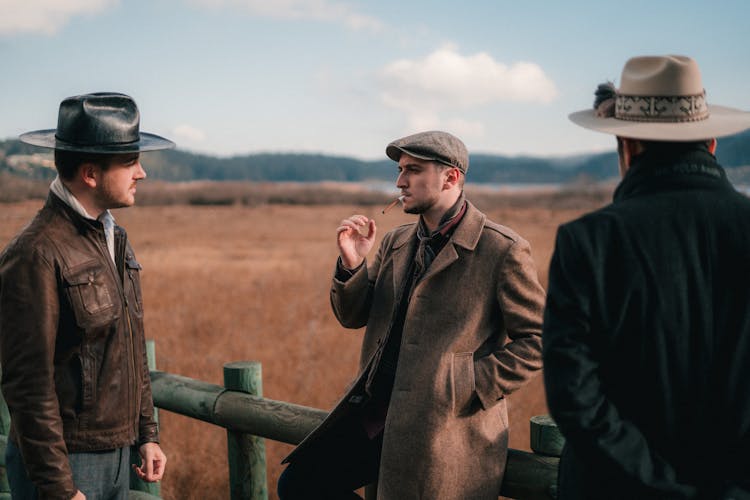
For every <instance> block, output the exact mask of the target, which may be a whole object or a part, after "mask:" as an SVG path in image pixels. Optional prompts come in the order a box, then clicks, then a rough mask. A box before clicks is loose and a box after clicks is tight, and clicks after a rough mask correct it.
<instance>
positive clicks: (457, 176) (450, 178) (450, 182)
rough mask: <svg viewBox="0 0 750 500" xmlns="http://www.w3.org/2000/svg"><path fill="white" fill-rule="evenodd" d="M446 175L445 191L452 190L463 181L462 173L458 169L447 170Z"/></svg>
mask: <svg viewBox="0 0 750 500" xmlns="http://www.w3.org/2000/svg"><path fill="white" fill-rule="evenodd" d="M445 173H446V175H445V183H444V184H443V186H444V188H445V189H450V188H451V187H453V186H454V185H456V184H458V182H459V180H461V171H460V170H458V169H457V168H456V167H453V168H449V169H446V171H445Z"/></svg>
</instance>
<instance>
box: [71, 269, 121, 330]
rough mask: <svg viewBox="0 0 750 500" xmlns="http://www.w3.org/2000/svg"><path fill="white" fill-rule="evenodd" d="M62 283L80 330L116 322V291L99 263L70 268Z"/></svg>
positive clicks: (106, 272)
mask: <svg viewBox="0 0 750 500" xmlns="http://www.w3.org/2000/svg"><path fill="white" fill-rule="evenodd" d="M63 279H64V280H65V290H66V294H67V296H68V298H69V300H70V305H71V308H72V309H73V312H74V313H75V316H76V321H77V322H78V326H80V327H81V328H83V329H89V328H93V327H97V326H101V325H104V324H106V323H109V322H111V321H112V320H114V319H115V317H116V314H115V302H114V299H115V297H116V296H117V295H116V293H117V291H116V290H114V289H113V284H112V279H111V277H110V273H109V272H108V270H107V268H106V267H104V265H103V264H102V263H101V262H100V261H98V260H90V261H87V262H84V263H83V264H80V265H77V266H74V267H71V268H69V269H67V270H65V271H64V272H63Z"/></svg>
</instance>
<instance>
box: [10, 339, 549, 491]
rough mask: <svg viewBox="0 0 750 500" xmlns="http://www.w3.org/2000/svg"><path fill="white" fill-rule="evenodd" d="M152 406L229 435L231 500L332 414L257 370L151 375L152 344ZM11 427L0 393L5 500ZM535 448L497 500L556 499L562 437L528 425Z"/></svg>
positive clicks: (514, 465) (249, 365)
mask: <svg viewBox="0 0 750 500" xmlns="http://www.w3.org/2000/svg"><path fill="white" fill-rule="evenodd" d="M148 351H149V352H148V355H149V356H148V357H149V367H150V368H151V369H152V370H151V390H152V392H153V397H154V405H155V406H156V407H157V408H161V409H164V410H168V411H171V412H174V413H178V414H180V415H184V416H187V417H191V418H195V419H198V420H202V421H204V422H208V423H211V424H214V425H218V426H221V427H223V428H225V429H227V441H228V454H229V467H230V494H231V498H232V500H235V499H236V500H262V499H266V498H267V496H268V492H267V484H266V470H265V469H266V464H265V446H264V444H263V439H262V438H266V439H273V440H275V441H281V442H283V443H289V444H298V443H299V442H300V441H302V439H303V438H304V437H305V436H307V435H308V434H309V433H310V431H312V430H313V429H314V428H315V427H316V426H317V425H318V424H320V422H321V421H322V420H323V419H324V418H325V417H326V415H327V414H328V413H327V412H325V411H323V410H319V409H317V408H309V407H306V406H300V405H296V404H293V403H287V402H285V401H275V400H272V399H267V398H264V397H262V387H261V385H262V384H261V375H260V363H256V362H238V363H228V364H226V365H225V366H224V383H225V387H222V386H220V385H215V384H210V383H208V382H204V381H201V380H195V379H192V378H188V377H184V376H180V375H174V374H171V373H166V372H161V371H157V370H153V367H154V365H155V359H154V358H155V356H154V348H153V342H152V341H149V342H148ZM9 428H10V416H9V415H8V410H7V407H6V406H5V401H4V399H3V398H2V394H0V500H4V499H8V498H10V495H9V489H8V484H7V479H6V477H5V446H4V444H5V439H6V435H7V432H8V430H9ZM531 448H532V450H534V451H535V453H529V452H526V451H520V450H514V449H510V450H508V460H507V465H506V469H505V478H504V481H503V485H502V489H501V490H500V492H499V495H500V496H504V497H508V498H517V499H528V500H537V499H538V500H548V499H553V498H555V497H556V493H557V491H556V483H557V467H558V463H559V458H558V457H559V454H560V450H561V448H562V438H561V436H560V434H559V432H558V431H557V428H556V426H555V425H554V422H552V421H551V419H549V417H546V416H540V417H533V418H532V419H531ZM131 489H132V490H131V493H130V499H131V500H141V499H151V500H153V499H156V498H158V497H159V495H160V491H159V488H158V485H156V484H148V483H144V482H142V481H135V480H131Z"/></svg>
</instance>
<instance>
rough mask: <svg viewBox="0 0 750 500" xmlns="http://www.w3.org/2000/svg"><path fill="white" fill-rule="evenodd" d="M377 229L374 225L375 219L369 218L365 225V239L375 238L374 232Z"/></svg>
mask: <svg viewBox="0 0 750 500" xmlns="http://www.w3.org/2000/svg"><path fill="white" fill-rule="evenodd" d="M376 231H377V227H375V219H370V223H369V224H368V227H367V239H368V240H372V239H373V238H375V232H376Z"/></svg>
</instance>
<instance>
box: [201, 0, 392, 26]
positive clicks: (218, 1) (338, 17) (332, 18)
mask: <svg viewBox="0 0 750 500" xmlns="http://www.w3.org/2000/svg"><path fill="white" fill-rule="evenodd" d="M188 1H189V2H190V3H192V4H193V5H198V6H203V7H213V8H224V7H234V8H240V9H243V10H246V11H248V12H250V13H251V14H254V15H257V16H261V17H270V18H274V19H292V20H297V19H301V20H312V21H326V22H334V23H341V24H343V25H345V26H347V27H348V28H350V29H353V30H358V31H359V30H361V31H371V32H373V33H376V32H379V31H380V30H381V29H382V28H383V23H382V22H380V20H378V19H377V18H375V17H372V16H368V15H364V14H360V13H358V12H356V11H355V10H354V9H353V8H352V6H351V5H349V4H346V3H342V2H334V1H330V0H274V1H269V0H188Z"/></svg>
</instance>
